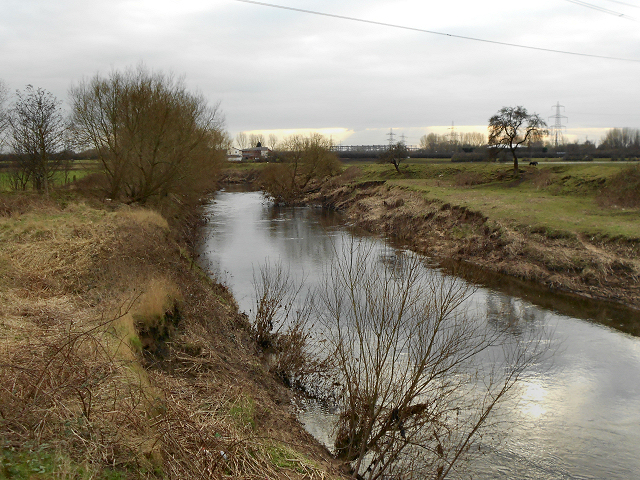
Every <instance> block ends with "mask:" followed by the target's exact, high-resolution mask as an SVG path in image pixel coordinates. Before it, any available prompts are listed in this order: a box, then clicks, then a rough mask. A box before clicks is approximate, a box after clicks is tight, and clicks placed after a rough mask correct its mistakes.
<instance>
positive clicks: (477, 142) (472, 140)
mask: <svg viewBox="0 0 640 480" xmlns="http://www.w3.org/2000/svg"><path fill="white" fill-rule="evenodd" d="M460 143H461V144H462V145H463V146H469V147H481V146H482V145H485V144H486V143H487V136H486V135H485V134H484V133H480V132H463V133H461V134H460Z"/></svg>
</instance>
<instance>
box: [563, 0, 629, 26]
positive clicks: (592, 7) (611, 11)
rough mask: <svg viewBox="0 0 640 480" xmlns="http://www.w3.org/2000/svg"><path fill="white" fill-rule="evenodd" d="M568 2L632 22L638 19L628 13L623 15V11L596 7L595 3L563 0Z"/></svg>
mask: <svg viewBox="0 0 640 480" xmlns="http://www.w3.org/2000/svg"><path fill="white" fill-rule="evenodd" d="M565 1H566V2H569V3H575V4H576V5H580V6H581V7H587V8H591V9H593V10H597V11H598V12H602V13H608V14H609V15H615V16H616V17H618V18H624V19H625V20H631V21H633V22H637V21H638V20H637V19H635V18H633V17H630V16H629V15H625V14H624V13H620V12H616V11H614V10H609V9H608V8H602V7H598V6H597V5H592V4H591V3H587V2H581V1H579V0H565Z"/></svg>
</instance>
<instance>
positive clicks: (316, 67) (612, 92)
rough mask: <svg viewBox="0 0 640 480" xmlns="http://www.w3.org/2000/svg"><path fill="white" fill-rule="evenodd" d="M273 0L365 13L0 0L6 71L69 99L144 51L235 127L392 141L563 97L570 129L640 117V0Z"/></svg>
mask: <svg viewBox="0 0 640 480" xmlns="http://www.w3.org/2000/svg"><path fill="white" fill-rule="evenodd" d="M269 3H271V4H272V5H280V6H285V7H293V8H296V9H304V10H309V11H315V12H320V13H325V14H331V15H335V16H342V17H351V18H354V19H360V20H365V21H366V22H358V21H355V20H348V19H344V18H336V17H335V16H334V17H332V16H324V15H316V14H312V13H304V12H299V11H292V10H286V9H282V8H276V7H274V6H267V5H265V4H262V5H259V4H257V2H256V3H247V2H244V1H239V0H180V1H174V0H171V1H168V0H109V1H108V2H107V1H100V2H98V1H91V0H55V1H52V0H0V5H1V6H2V9H1V11H2V14H1V16H0V79H2V80H4V82H5V83H6V84H7V86H8V87H9V88H10V89H11V90H12V91H13V90H15V89H23V88H24V87H25V85H27V84H33V85H34V86H37V87H42V88H44V89H47V90H49V91H51V92H53V93H54V94H55V95H56V96H57V97H58V98H59V99H61V100H63V101H64V102H65V103H66V102H67V91H68V88H69V86H70V85H71V84H74V83H78V82H79V81H81V80H82V79H83V78H88V77H92V76H93V75H95V74H96V73H101V74H108V73H109V72H110V71H111V70H112V69H124V68H126V67H130V66H135V65H136V64H138V63H140V62H144V64H145V65H146V66H147V67H148V68H150V69H153V70H161V71H163V72H170V71H172V72H174V73H176V74H179V75H185V77H186V82H187V84H188V86H189V87H190V88H192V89H194V90H195V89H198V90H199V91H201V92H202V93H203V94H204V95H205V96H206V97H207V98H208V99H209V101H210V102H211V103H216V102H218V101H220V102H221V108H222V110H223V111H224V114H225V116H226V119H227V122H226V125H227V128H228V130H229V132H230V134H231V135H232V136H235V135H236V134H237V133H238V132H240V131H254V130H260V131H271V130H277V131H279V132H280V133H282V132H283V131H285V130H295V129H322V130H323V131H324V132H327V133H330V134H331V135H333V137H334V140H335V141H336V142H342V143H343V144H382V143H386V142H387V141H388V137H387V135H386V134H387V133H388V132H389V129H390V128H393V131H394V133H395V134H397V135H401V134H404V135H405V136H406V141H407V143H409V144H417V143H418V141H419V137H420V136H421V135H422V134H424V133H427V132H428V131H439V132H444V131H445V130H446V128H447V127H451V124H452V123H454V125H455V128H456V129H457V130H458V131H461V130H476V131H483V132H486V124H487V120H488V118H489V117H490V116H491V115H493V114H494V113H495V112H496V111H497V110H498V109H500V108H501V107H503V106H516V105H523V106H524V107H526V108H527V109H528V110H529V111H530V112H536V113H539V114H540V115H541V116H542V117H543V118H547V117H552V116H553V115H554V114H555V113H556V112H555V109H553V108H552V106H553V105H555V104H556V103H557V102H560V104H561V105H563V106H564V107H565V108H564V109H561V112H560V113H561V114H562V115H565V116H566V117H568V121H567V120H564V124H566V126H567V130H566V133H567V134H568V136H569V138H571V139H576V138H577V139H579V140H580V141H584V140H585V138H588V139H589V140H591V141H597V140H599V139H600V137H601V136H602V133H603V131H604V130H603V129H608V128H612V127H625V126H626V127H633V128H640V91H639V90H640V0H624V1H613V0H588V1H573V0H571V1H570V0H538V1H536V2H523V1H513V0H487V1H478V0H474V1H468V0H464V1H463V0H447V1H438V2H430V1H425V0H395V1H379V0H340V1H338V0H273V2H269ZM369 22H380V23H386V24H393V25H397V26H402V27H408V28H404V29H401V28H395V27H391V26H385V25H380V24H376V23H369ZM414 29H415V30H414ZM418 30H427V31H432V32H439V33H443V34H449V35H452V36H447V35H437V34H434V33H427V32H425V31H418ZM459 37H471V38H474V39H478V40H486V41H489V42H485V41H477V40H471V39H464V38H459ZM490 42H499V43H490ZM500 43H505V44H517V45H524V46H528V47H535V49H531V48H519V47H514V46H507V45H503V44H500ZM539 49H550V50H559V51H565V52H573V53H579V54H584V55H570V54H564V53H555V52H549V51H544V50H539ZM585 55H593V56H602V57H615V58H620V59H628V60H632V61H624V60H615V59H608V58H595V57H592V56H585ZM547 120H548V122H549V123H550V124H553V123H554V122H555V120H554V118H547ZM267 133H268V132H267Z"/></svg>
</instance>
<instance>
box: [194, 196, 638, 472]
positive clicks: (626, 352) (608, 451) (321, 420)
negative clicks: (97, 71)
mask: <svg viewBox="0 0 640 480" xmlns="http://www.w3.org/2000/svg"><path fill="white" fill-rule="evenodd" d="M207 217H208V219H209V223H208V224H207V226H206V227H204V241H203V244H202V247H201V253H202V256H203V259H204V262H203V263H204V264H205V265H204V266H205V267H208V268H210V270H211V272H212V274H214V275H216V276H217V278H218V279H220V280H221V281H223V282H226V283H227V284H228V285H229V287H230V288H231V290H232V292H233V294H234V296H235V297H236V299H237V301H238V303H239V305H240V309H241V310H243V311H246V312H249V311H250V310H251V308H252V303H253V299H252V297H253V284H252V279H253V271H254V269H257V268H258V267H259V266H260V265H262V264H264V263H265V260H266V259H269V260H271V261H272V262H273V261H281V262H282V263H283V264H284V265H287V266H289V267H290V269H291V271H292V273H294V274H297V275H298V276H302V275H305V276H306V277H307V282H308V283H309V284H311V285H313V284H314V283H315V282H317V281H318V278H319V274H320V273H321V271H322V268H323V266H324V265H325V264H326V263H327V262H328V261H330V260H331V258H332V257H333V255H334V251H335V250H336V249H338V250H339V248H340V245H341V244H342V243H343V242H345V241H348V240H349V238H350V237H351V236H352V235H358V236H362V237H363V238H365V241H367V242H373V243H374V244H375V245H376V248H377V249H378V250H379V252H380V255H388V254H393V252H394V251H395V247H393V246H390V245H388V244H387V243H386V242H385V241H384V240H383V239H380V238H378V237H374V236H367V235H365V234H364V233H362V232H357V231H354V230H353V229H350V228H349V227H348V226H345V225H344V224H342V223H341V219H340V216H339V215H336V214H334V213H332V212H327V211H324V210H322V209H315V208H309V207H301V208H279V207H275V206H273V205H272V204H271V203H269V202H267V201H265V200H264V198H263V196H262V195H261V194H260V193H259V192H233V191H221V192H219V193H218V194H217V195H216V199H215V201H213V202H212V203H211V204H210V205H209V206H208V209H207ZM434 268H437V269H439V270H441V271H442V272H445V273H446V272H450V271H451V270H456V269H457V270H458V273H459V274H460V275H462V277H463V278H466V279H467V280H468V281H473V282H474V283H476V284H479V288H478V289H477V291H476V293H475V294H474V295H473V297H472V298H471V300H470V302H471V308H473V309H475V310H476V311H478V312H480V313H488V314H491V313H495V312H500V313H501V314H508V315H515V316H517V317H518V318H522V319H525V320H526V322H528V324H529V325H530V326H531V328H536V329H541V330H544V331H547V332H551V333H550V344H551V345H552V347H553V348H554V349H556V353H555V354H554V356H553V357H552V358H551V359H550V360H549V361H548V362H547V363H546V364H544V365H538V366H536V367H535V368H534V369H533V371H532V372H530V374H529V375H528V376H527V377H526V378H525V380H524V382H523V383H522V388H521V389H520V390H518V398H517V399H514V401H513V402H511V404H510V405H508V407H509V408H508V419H507V420H508V422H507V423H505V429H506V431H505V439H504V441H502V443H501V444H500V446H499V448H497V449H493V450H490V451H488V452H487V454H485V455H484V456H482V457H481V458H479V459H476V460H474V462H473V464H472V465H471V466H470V471H469V473H470V474H471V475H472V476H473V478H482V479H491V478H504V479H636V478H640V338H638V337H635V336H633V335H630V334H628V333H625V332H637V331H638V325H640V321H639V319H638V315H637V313H636V312H632V311H628V310H626V309H624V308H621V307H619V306H616V305H611V304H607V303H601V302H593V301H585V300H583V299H577V298H575V297H572V296H570V295H561V294H557V295H556V294H550V293H549V292H548V291H546V290H545V289H539V288H537V287H535V286H531V285H527V284H524V283H522V282H517V281H515V280H513V279H509V278H508V277H498V276H491V277H487V274H486V273H482V272H479V271H476V270H473V269H471V270H470V269H469V267H465V268H463V269H462V270H461V266H459V265H458V266H453V265H450V266H445V267H444V268H440V267H437V266H434ZM611 326H616V327H617V328H619V329H614V328H611ZM620 330H622V331H620ZM300 419H301V421H302V422H303V423H305V426H306V428H307V429H308V430H309V431H310V432H311V433H313V434H314V435H315V436H316V437H317V438H318V439H319V440H321V441H323V442H325V443H326V444H327V445H328V446H331V445H330V434H331V432H330V430H331V423H332V415H331V413H329V412H327V411H325V410H324V409H323V408H320V407H319V406H318V405H315V404H308V405H306V408H305V409H304V410H303V411H301V413H300Z"/></svg>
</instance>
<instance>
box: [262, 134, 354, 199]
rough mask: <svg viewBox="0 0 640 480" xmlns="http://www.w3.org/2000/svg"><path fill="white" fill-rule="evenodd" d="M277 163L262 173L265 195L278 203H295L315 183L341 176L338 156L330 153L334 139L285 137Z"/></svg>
mask: <svg viewBox="0 0 640 480" xmlns="http://www.w3.org/2000/svg"><path fill="white" fill-rule="evenodd" d="M281 148H282V150H281V151H280V152H278V162H277V163H271V164H269V165H267V166H266V167H265V168H264V169H263V171H262V177H261V178H262V184H263V188H264V190H265V192H266V193H267V194H268V195H269V196H271V197H272V198H273V199H274V200H275V201H276V202H279V203H294V202H295V201H297V200H298V199H299V198H300V197H301V196H302V195H303V194H304V191H305V189H306V188H307V187H308V185H309V184H310V183H311V182H312V181H317V182H322V181H324V180H326V179H327V178H329V177H332V176H334V175H336V174H338V173H340V170H341V166H340V161H339V160H338V157H337V156H336V155H335V154H334V153H333V152H332V151H331V140H330V139H327V138H326V137H324V136H322V135H320V134H318V133H314V134H312V135H310V136H308V137H305V136H302V135H292V136H290V137H288V138H285V140H284V141H283V143H282V145H281Z"/></svg>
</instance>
